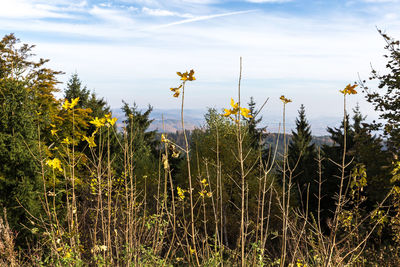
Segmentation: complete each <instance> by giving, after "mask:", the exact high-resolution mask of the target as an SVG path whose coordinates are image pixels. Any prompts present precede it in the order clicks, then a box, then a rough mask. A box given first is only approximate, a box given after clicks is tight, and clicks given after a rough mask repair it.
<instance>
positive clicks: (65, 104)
mask: <svg viewBox="0 0 400 267" xmlns="http://www.w3.org/2000/svg"><path fill="white" fill-rule="evenodd" d="M69 107H70V103H69V101H68V99H65V101H64V104H62V108H63V109H69Z"/></svg>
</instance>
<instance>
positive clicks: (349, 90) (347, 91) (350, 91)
mask: <svg viewBox="0 0 400 267" xmlns="http://www.w3.org/2000/svg"><path fill="white" fill-rule="evenodd" d="M357 86H358V85H357V84H354V85H351V84H348V85H347V86H346V87H345V88H344V89H343V90H339V92H341V93H342V94H344V95H355V94H357V91H356V90H355V89H354V88H356V87H357Z"/></svg>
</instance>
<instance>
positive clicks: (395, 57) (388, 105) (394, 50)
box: [364, 30, 400, 154]
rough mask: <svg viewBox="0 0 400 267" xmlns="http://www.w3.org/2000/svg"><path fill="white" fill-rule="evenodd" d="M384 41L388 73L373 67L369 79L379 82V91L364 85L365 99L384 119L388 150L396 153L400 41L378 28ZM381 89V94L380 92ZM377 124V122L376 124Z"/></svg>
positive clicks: (399, 119)
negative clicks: (382, 72) (381, 72)
mask: <svg viewBox="0 0 400 267" xmlns="http://www.w3.org/2000/svg"><path fill="white" fill-rule="evenodd" d="M378 31H379V33H380V35H381V36H382V37H383V39H384V40H385V42H386V46H385V49H386V50H387V52H388V54H387V55H384V57H385V58H386V59H387V63H386V69H387V71H388V73H386V74H383V75H381V74H379V73H378V71H376V70H375V69H373V70H372V75H371V77H370V78H369V79H370V80H377V81H378V82H379V85H378V88H379V89H380V91H379V92H378V91H372V90H370V89H369V88H368V87H366V86H364V90H365V91H366V93H367V95H366V99H367V101H368V102H370V103H372V104H373V105H374V107H375V110H376V111H378V112H379V113H380V115H379V117H380V118H382V119H384V120H385V123H384V128H383V129H384V133H385V135H386V136H387V137H388V140H387V144H388V148H389V150H391V151H392V152H393V153H395V154H397V153H399V152H400V113H399V112H398V111H399V110H400V47H399V45H400V42H399V41H398V40H395V39H393V38H391V37H390V36H388V35H387V34H385V33H383V32H382V31H381V30H378ZM382 91H383V94H382V93H380V92H382ZM378 126H379V124H378Z"/></svg>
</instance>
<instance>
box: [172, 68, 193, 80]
mask: <svg viewBox="0 0 400 267" xmlns="http://www.w3.org/2000/svg"><path fill="white" fill-rule="evenodd" d="M176 74H178V75H179V76H180V77H181V80H182V81H194V80H196V78H195V77H194V76H193V74H194V70H190V72H189V73H188V72H187V71H186V72H184V73H181V72H179V71H178V72H177V73H176Z"/></svg>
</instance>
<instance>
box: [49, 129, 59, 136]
mask: <svg viewBox="0 0 400 267" xmlns="http://www.w3.org/2000/svg"><path fill="white" fill-rule="evenodd" d="M50 132H51V135H56V136H57V132H58V130H56V129H51V130H50Z"/></svg>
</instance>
